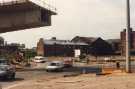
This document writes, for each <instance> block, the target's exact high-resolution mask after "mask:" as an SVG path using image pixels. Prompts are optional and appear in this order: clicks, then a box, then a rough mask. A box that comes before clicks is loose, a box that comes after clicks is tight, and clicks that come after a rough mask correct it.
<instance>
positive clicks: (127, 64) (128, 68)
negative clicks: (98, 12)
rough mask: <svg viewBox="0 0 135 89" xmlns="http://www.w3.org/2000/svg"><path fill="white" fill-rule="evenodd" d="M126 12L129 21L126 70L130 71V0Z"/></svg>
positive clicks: (127, 1) (127, 2) (127, 0)
mask: <svg viewBox="0 0 135 89" xmlns="http://www.w3.org/2000/svg"><path fill="white" fill-rule="evenodd" d="M126 13H127V23H126V27H127V28H126V72H127V73H129V72H131V71H130V0H126Z"/></svg>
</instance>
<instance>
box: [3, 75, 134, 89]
mask: <svg viewBox="0 0 135 89" xmlns="http://www.w3.org/2000/svg"><path fill="white" fill-rule="evenodd" d="M134 80H135V74H126V73H115V74H111V75H106V76H96V75H95V74H87V75H80V76H76V77H48V78H47V77H41V78H38V79H34V80H30V81H25V82H21V83H20V84H16V85H14V86H10V87H9V88H5V89H135V86H134V85H135V81H134Z"/></svg>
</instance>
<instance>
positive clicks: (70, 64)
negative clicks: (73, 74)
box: [64, 58, 73, 68]
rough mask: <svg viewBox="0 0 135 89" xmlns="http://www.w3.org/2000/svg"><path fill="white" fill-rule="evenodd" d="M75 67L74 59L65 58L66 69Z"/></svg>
mask: <svg viewBox="0 0 135 89" xmlns="http://www.w3.org/2000/svg"><path fill="white" fill-rule="evenodd" d="M72 66H73V59H71V58H65V59H64V67H66V68H67V67H72Z"/></svg>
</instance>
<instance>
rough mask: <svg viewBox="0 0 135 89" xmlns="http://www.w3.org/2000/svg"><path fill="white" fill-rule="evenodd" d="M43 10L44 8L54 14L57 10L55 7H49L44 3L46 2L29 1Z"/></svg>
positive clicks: (40, 0) (44, 0)
mask: <svg viewBox="0 0 135 89" xmlns="http://www.w3.org/2000/svg"><path fill="white" fill-rule="evenodd" d="M29 1H31V2H33V3H35V4H37V5H39V6H41V7H43V8H46V9H48V10H50V11H53V12H56V11H57V9H56V8H55V7H53V6H52V5H50V4H49V3H47V2H46V0H29Z"/></svg>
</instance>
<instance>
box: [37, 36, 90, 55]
mask: <svg viewBox="0 0 135 89" xmlns="http://www.w3.org/2000/svg"><path fill="white" fill-rule="evenodd" d="M75 49H80V50H81V53H87V49H89V45H88V44H86V43H82V42H71V41H69V40H57V39H51V40H44V39H43V38H41V39H40V40H39V42H38V43H37V55H40V56H74V50H75Z"/></svg>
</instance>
